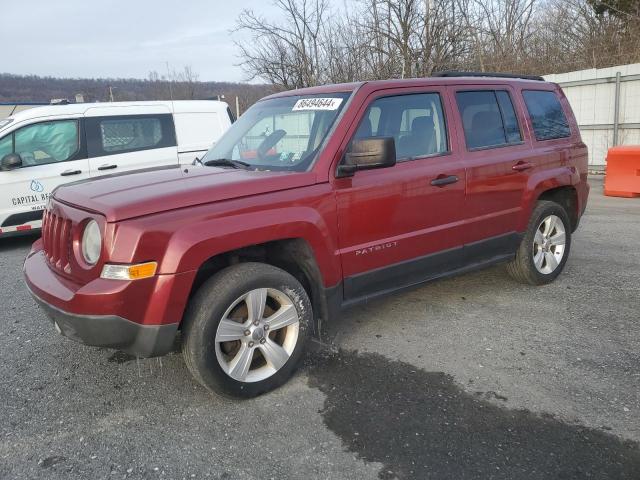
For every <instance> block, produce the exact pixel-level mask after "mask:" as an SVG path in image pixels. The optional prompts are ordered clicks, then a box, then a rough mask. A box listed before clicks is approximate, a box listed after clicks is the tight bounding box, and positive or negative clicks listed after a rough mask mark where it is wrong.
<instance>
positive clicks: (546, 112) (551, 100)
mask: <svg viewBox="0 0 640 480" xmlns="http://www.w3.org/2000/svg"><path fill="white" fill-rule="evenodd" d="M522 96H523V97H524V103H525V104H526V105H527V110H528V111H529V116H531V123H532V124H533V131H534V133H535V135H536V140H538V141H540V140H552V139H554V138H565V137H569V136H570V135H571V129H570V128H569V123H568V122H567V117H566V116H565V114H564V111H563V110H562V105H560V101H559V100H558V97H557V96H556V93H555V92H550V91H548V90H523V92H522Z"/></svg>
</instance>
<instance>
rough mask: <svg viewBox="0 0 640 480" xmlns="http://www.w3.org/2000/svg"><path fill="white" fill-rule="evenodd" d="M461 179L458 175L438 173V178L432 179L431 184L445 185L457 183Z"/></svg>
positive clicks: (435, 185)
mask: <svg viewBox="0 0 640 480" xmlns="http://www.w3.org/2000/svg"><path fill="white" fill-rule="evenodd" d="M458 180H459V178H458V177H457V175H438V177H437V178H434V179H433V180H431V185H433V186H434V187H444V186H445V185H449V184H451V183H456V182H457V181H458Z"/></svg>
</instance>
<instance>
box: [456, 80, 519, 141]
mask: <svg viewBox="0 0 640 480" xmlns="http://www.w3.org/2000/svg"><path fill="white" fill-rule="evenodd" d="M456 101H457V103H458V110H459V111H460V117H461V118H462V126H463V128H464V137H465V141H466V143H467V148H468V149H470V150H472V149H475V148H489V147H501V146H504V145H509V144H512V143H519V142H521V141H522V136H521V134H520V126H519V125H518V119H517V117H516V114H515V110H514V108H513V103H512V102H511V98H510V97H509V93H508V92H506V91H504V90H498V91H493V90H473V91H467V92H457V93H456Z"/></svg>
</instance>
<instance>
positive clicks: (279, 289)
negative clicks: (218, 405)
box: [182, 263, 313, 398]
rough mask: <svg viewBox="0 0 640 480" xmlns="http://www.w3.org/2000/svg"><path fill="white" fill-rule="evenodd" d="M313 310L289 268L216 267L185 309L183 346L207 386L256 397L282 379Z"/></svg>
mask: <svg viewBox="0 0 640 480" xmlns="http://www.w3.org/2000/svg"><path fill="white" fill-rule="evenodd" d="M312 318H313V312H312V309H311V302H310V301H309V297H308V295H307V293H306V292H305V290H304V288H303V287H302V285H301V284H300V282H298V280H296V279H295V278H294V277H293V276H291V275H290V274H288V273H287V272H285V271H284V270H281V269H279V268H276V267H273V266H271V265H266V264H263V263H240V264H238V265H234V266H231V267H228V268H225V269H224V270H222V271H220V272H218V273H217V274H216V275H214V276H213V277H212V278H210V279H209V280H207V281H206V282H205V283H204V284H203V285H202V287H200V289H199V290H198V292H197V293H196V294H195V296H194V297H193V299H192V300H191V302H190V304H189V307H188V309H187V312H186V315H185V319H184V324H183V327H182V330H183V344H182V353H183V356H184V359H185V363H186V364H187V367H188V369H189V371H190V372H191V373H192V375H193V376H194V377H195V379H196V380H198V382H200V383H201V384H202V385H203V386H204V387H206V388H207V389H209V390H210V391H212V392H213V393H217V394H222V395H224V396H228V397H244V398H249V397H255V396H256V395H260V394H261V393H264V392H268V391H269V390H273V389H274V388H276V387H278V386H280V385H282V384H283V383H285V382H286V381H287V380H288V379H289V377H290V376H291V374H292V373H293V371H294V369H295V367H296V366H297V364H298V362H299V360H300V357H301V355H302V353H303V350H304V345H305V343H306V340H307V336H308V331H309V328H310V327H311V322H312Z"/></svg>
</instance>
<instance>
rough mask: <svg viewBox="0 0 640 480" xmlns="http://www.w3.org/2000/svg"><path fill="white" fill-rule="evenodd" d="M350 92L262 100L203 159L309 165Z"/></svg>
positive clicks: (274, 166)
mask: <svg viewBox="0 0 640 480" xmlns="http://www.w3.org/2000/svg"><path fill="white" fill-rule="evenodd" d="M349 95H350V94H349V93H329V94H322V95H297V96H291V97H281V98H274V99H271V100H264V101H261V102H258V103H256V104H255V105H253V106H252V107H251V108H250V109H249V110H247V111H246V112H245V113H244V114H243V115H242V116H241V117H240V118H239V119H238V121H236V122H235V123H234V124H233V125H232V126H231V128H230V129H229V130H228V131H227V133H225V134H224V135H223V136H222V138H221V139H220V140H219V141H218V143H217V144H216V145H215V146H213V147H212V148H211V150H209V152H208V153H207V154H206V155H205V157H204V158H203V159H202V163H204V164H205V165H206V164H209V165H215V164H216V163H217V164H218V165H222V164H224V162H222V161H223V160H226V161H229V160H231V161H233V162H235V164H236V165H243V166H245V167H246V168H251V169H259V170H291V171H298V172H299V171H305V170H307V169H308V168H309V167H310V166H311V165H312V163H313V161H314V160H315V158H316V156H317V153H318V151H319V150H320V147H321V146H322V142H323V140H324V138H325V137H326V135H327V132H328V131H329V129H330V128H331V126H332V125H333V123H334V122H335V120H336V118H337V116H338V114H339V113H340V111H341V110H342V109H343V108H344V105H345V103H346V102H347V98H348V97H349ZM216 161H217V162H216ZM227 163H228V164H231V163H232V162H227Z"/></svg>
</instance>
